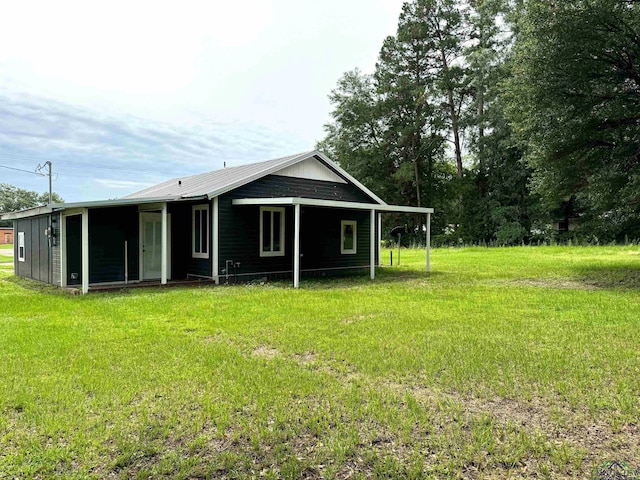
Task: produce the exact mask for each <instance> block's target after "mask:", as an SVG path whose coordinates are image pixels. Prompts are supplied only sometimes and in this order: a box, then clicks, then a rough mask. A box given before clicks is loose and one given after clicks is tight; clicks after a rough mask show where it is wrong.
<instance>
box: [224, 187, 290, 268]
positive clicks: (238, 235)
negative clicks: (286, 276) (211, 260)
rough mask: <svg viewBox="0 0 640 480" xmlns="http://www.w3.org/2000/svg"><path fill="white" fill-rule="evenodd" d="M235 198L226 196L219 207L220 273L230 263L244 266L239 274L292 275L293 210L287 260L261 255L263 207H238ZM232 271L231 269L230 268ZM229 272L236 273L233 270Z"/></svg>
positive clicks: (287, 217) (287, 230)
mask: <svg viewBox="0 0 640 480" xmlns="http://www.w3.org/2000/svg"><path fill="white" fill-rule="evenodd" d="M231 202H232V197H231V196H230V195H224V196H222V197H221V198H220V200H219V204H218V214H219V219H220V220H219V223H218V225H219V232H220V237H219V238H220V246H219V250H218V258H219V274H220V275H224V274H225V273H226V272H224V273H223V270H224V268H225V266H226V264H227V263H226V262H227V261H233V263H234V264H235V263H237V262H239V263H240V267H239V268H236V269H235V273H237V274H246V273H266V272H281V271H285V272H289V271H291V270H292V269H293V260H292V258H293V257H292V252H293V208H292V207H286V208H285V246H284V256H283V257H261V256H260V207H234V206H233V205H232V204H231ZM230 270H231V269H230ZM229 273H234V271H233V270H231V271H230V272H229Z"/></svg>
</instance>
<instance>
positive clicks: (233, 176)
mask: <svg viewBox="0 0 640 480" xmlns="http://www.w3.org/2000/svg"><path fill="white" fill-rule="evenodd" d="M312 157H315V158H316V159H317V160H319V161H321V162H322V163H324V164H325V165H326V166H327V167H329V168H331V169H332V170H334V171H336V172H337V173H338V174H339V175H341V176H342V177H344V178H345V179H347V180H348V181H350V182H351V183H353V184H354V185H356V186H357V187H358V188H360V189H361V190H363V191H364V192H365V193H366V194H367V195H369V196H370V197H371V198H372V199H374V200H375V201H376V202H378V203H379V204H383V205H384V204H385V202H384V201H383V200H382V199H380V198H379V197H378V196H376V195H375V194H374V193H373V192H372V191H371V190H369V189H368V188H366V187H365V186H364V185H362V184H361V183H360V182H359V181H357V180H356V179H355V178H353V177H352V176H351V175H349V174H348V173H347V172H345V171H344V170H343V169H342V168H340V167H339V166H338V165H337V164H336V163H334V162H333V161H331V160H330V159H329V158H328V157H326V156H325V155H323V154H322V153H320V152H318V151H317V150H312V151H310V152H304V153H298V154H296V155H290V156H288V157H282V158H276V159H274V160H267V161H266V162H259V163H250V164H247V165H241V166H238V167H230V168H224V169H222V170H214V171H212V172H207V173H201V174H197V175H191V176H188V177H177V178H173V179H171V180H168V181H166V182H163V183H160V184H158V185H155V186H153V187H149V188H147V189H145V190H141V191H139V192H136V193H132V194H131V195H127V196H126V197H123V198H126V199H135V198H153V197H163V198H167V197H174V198H184V199H187V198H192V197H202V196H207V197H209V198H213V197H217V196H218V195H222V194H224V193H227V192H229V191H231V190H233V189H235V188H238V187H241V186H242V185H246V184H247V183H250V182H253V181H254V180H258V179H259V178H262V177H264V176H266V175H270V174H273V173H277V172H278V171H279V170H282V169H284V168H287V167H290V166H291V165H295V164H296V163H299V162H302V161H304V160H307V159H309V158H312Z"/></svg>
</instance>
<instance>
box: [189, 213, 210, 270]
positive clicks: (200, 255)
mask: <svg viewBox="0 0 640 480" xmlns="http://www.w3.org/2000/svg"><path fill="white" fill-rule="evenodd" d="M197 211H201V212H204V213H201V214H200V251H199V252H197V251H196V212H197ZM203 218H206V219H207V221H206V229H204V228H202V224H203V223H204V222H203V221H202V219H203ZM204 230H206V235H203V232H204ZM209 235H210V234H209V204H208V203H206V204H203V205H194V206H193V207H191V256H192V257H193V258H209V250H211V245H210V244H209V243H210V242H209V240H210V238H209ZM203 237H204V238H203ZM203 240H204V241H206V244H205V243H204V242H203ZM202 245H206V246H207V251H206V253H202Z"/></svg>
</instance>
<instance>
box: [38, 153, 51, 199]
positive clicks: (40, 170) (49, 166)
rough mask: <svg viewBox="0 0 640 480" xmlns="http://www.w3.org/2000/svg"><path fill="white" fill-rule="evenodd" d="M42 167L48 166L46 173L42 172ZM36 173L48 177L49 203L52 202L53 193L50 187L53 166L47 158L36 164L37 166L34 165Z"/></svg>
mask: <svg viewBox="0 0 640 480" xmlns="http://www.w3.org/2000/svg"><path fill="white" fill-rule="evenodd" d="M44 167H48V170H47V172H46V173H42V169H43V168H44ZM36 173H37V174H38V175H42V176H43V177H45V176H46V177H49V203H53V197H52V195H53V193H52V188H51V177H53V167H52V164H51V162H50V161H49V160H47V161H46V162H44V165H40V164H38V166H37V167H36Z"/></svg>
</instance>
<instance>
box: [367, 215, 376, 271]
mask: <svg viewBox="0 0 640 480" xmlns="http://www.w3.org/2000/svg"><path fill="white" fill-rule="evenodd" d="M369 224H370V225H369V227H370V231H371V235H370V240H369V242H370V243H371V255H370V258H369V265H370V267H369V268H370V270H371V280H373V279H375V278H376V211H375V210H371V216H370V220H369Z"/></svg>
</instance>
